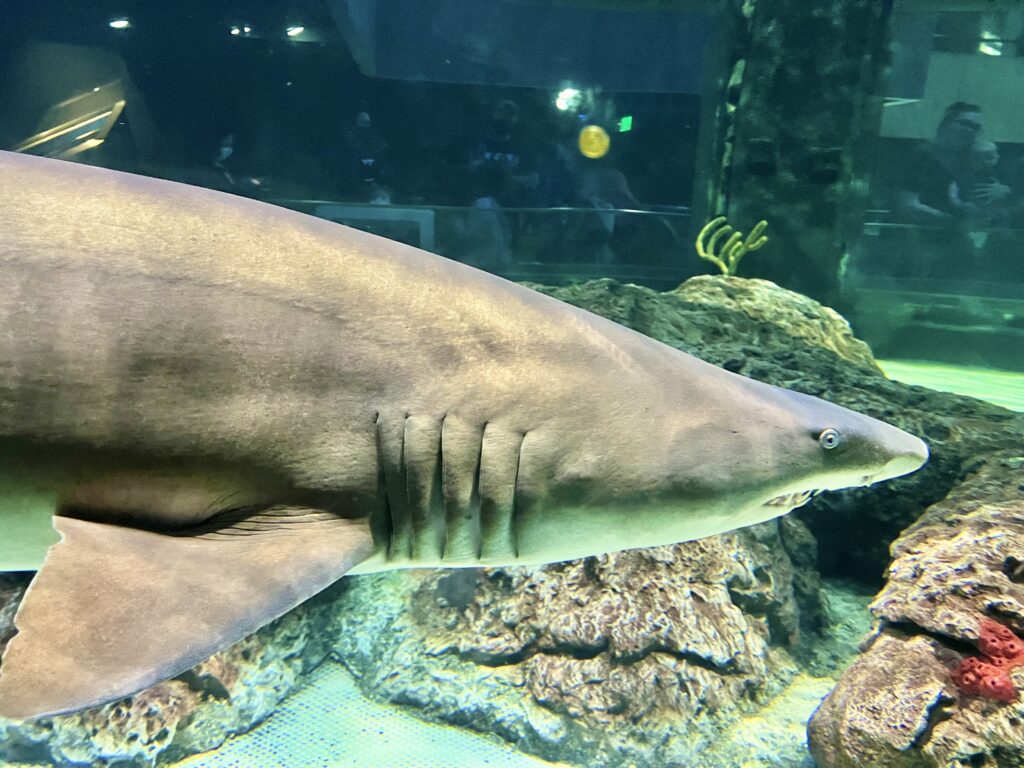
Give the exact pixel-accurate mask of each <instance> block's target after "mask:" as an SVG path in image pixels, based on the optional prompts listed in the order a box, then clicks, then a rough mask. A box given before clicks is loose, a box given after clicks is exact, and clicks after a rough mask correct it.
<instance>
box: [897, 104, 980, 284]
mask: <svg viewBox="0 0 1024 768" xmlns="http://www.w3.org/2000/svg"><path fill="white" fill-rule="evenodd" d="M982 130H983V124H982V120H981V107H979V106H978V105H977V104H969V103H967V102H963V101H958V102H956V103H954V104H951V105H950V106H949V107H947V108H946V111H945V113H944V114H943V116H942V120H941V121H940V122H939V125H938V128H937V129H936V131H935V138H934V139H932V140H931V141H928V142H925V143H924V144H922V145H920V146H918V147H916V148H915V150H914V152H913V153H912V154H911V156H910V159H909V162H908V165H907V167H906V168H905V169H904V170H903V173H902V176H901V182H900V187H899V189H898V191H897V193H896V207H897V211H898V213H899V215H900V218H901V219H902V220H903V221H904V222H907V223H910V224H919V225H928V226H929V227H939V228H940V229H938V230H934V229H919V230H916V231H910V232H907V233H906V236H905V237H903V238H902V239H901V242H899V243H898V248H897V250H896V251H894V252H893V254H891V255H892V256H893V257H894V258H899V259H901V260H902V261H903V263H899V264H890V265H889V267H890V269H889V270H888V271H889V272H890V273H894V274H897V275H901V274H902V275H909V276H914V277H937V278H951V277H957V278H963V277H972V276H973V270H974V265H975V249H974V245H973V243H972V241H971V239H970V237H969V235H968V226H969V223H970V222H969V220H970V218H971V216H972V214H973V210H974V204H973V203H971V202H970V201H969V200H965V199H962V198H961V197H960V196H959V194H958V189H964V190H966V189H968V188H969V180H970V178H971V170H970V168H971V166H970V149H971V147H972V146H973V145H974V142H975V141H976V140H977V139H978V136H979V135H980V134H981V132H982Z"/></svg>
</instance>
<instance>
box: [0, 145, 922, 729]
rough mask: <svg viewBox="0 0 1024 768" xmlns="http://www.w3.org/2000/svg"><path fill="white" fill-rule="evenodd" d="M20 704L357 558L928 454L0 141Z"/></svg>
mask: <svg viewBox="0 0 1024 768" xmlns="http://www.w3.org/2000/svg"><path fill="white" fill-rule="evenodd" d="M0 285H2V290H0V570H30V571H35V572H36V573H35V575H34V577H33V579H32V581H31V584H30V586H29V587H28V590H27V592H26V594H25V597H24V599H23V601H22V603H21V605H20V606H19V609H18V611H17V615H16V618H15V626H16V629H17V633H16V635H15V636H14V637H13V638H12V640H11V641H10V643H9V644H8V645H7V647H6V650H5V652H4V654H3V658H2V663H0V716H3V717H7V718H20V719H32V718H40V717H50V716H54V715H58V714H64V713H69V712H75V711H78V710H82V709H85V708H88V707H93V706H97V705H101V704H104V703H106V702H110V701H114V700H117V699H120V698H123V697H126V696H129V695H131V694H133V693H135V692H137V691H140V690H142V689H144V688H146V687H148V686H150V685H152V684H155V683H157V682H159V681H161V680H164V679H168V678H171V677H173V676H176V675H178V674H181V673H183V672H185V671H187V670H188V669H189V668H191V667H192V666H194V665H195V664H197V663H199V662H201V661H202V660H204V659H206V658H207V657H209V656H210V655H212V654H213V653H215V652H217V651H218V650H221V649H223V648H225V647H227V646H228V645H230V644H232V643H234V642H236V641H238V640H240V639H242V638H243V637H245V636H246V635H248V634H250V633H252V632H253V631H255V630H257V629H258V628H259V627H261V626H262V625H264V624H266V623H268V622H270V621H271V620H273V619H274V618H276V617H277V616H280V615H281V614H283V613H285V612H286V611H288V610H290V609H291V608H293V607H295V606H296V605H298V604H300V603H301V602H303V601H304V600H306V599H308V598H309V597H311V596H312V595H314V594H316V593H317V592H319V591H321V590H323V589H324V588H326V587H327V586H328V585H330V584H332V583H333V582H335V581H336V580H337V579H339V578H341V577H342V576H344V575H346V574H357V573H370V572H375V571H383V570H388V569H394V568H410V567H485V566H499V565H535V564H542V563H550V562H558V561H564V560H568V559H573V558H580V557H586V556H591V555H598V554H602V553H607V552H612V551H617V550H623V549H630V548H638V547H650V546H656V545H664V544H670V543H675V542H681V541H687V540H692V539H696V538H700V537H705V536H710V535H712V534H717V533H721V532H724V531H728V530H732V529H735V528H738V527H741V526H747V525H751V524H754V523H759V522H762V521H765V520H769V519H771V518H774V517H776V516H778V515H782V514H784V513H786V512H788V511H790V510H791V509H793V508H795V507H798V506H800V505H802V504H804V503H806V502H807V501H808V499H810V498H811V496H812V495H813V494H815V493H817V492H820V491H824V490H834V489H841V488H849V487H856V486H864V485H868V484H871V483H875V482H879V481H883V480H887V479H890V478H894V477H898V476H900V475H904V474H906V473H909V472H912V471H914V470H916V469H918V468H919V467H920V466H921V465H922V464H924V462H925V461H926V459H927V457H928V449H927V447H926V445H925V443H924V442H922V441H921V440H920V439H918V438H917V437H915V436H913V435H910V434H908V433H906V432H904V431H902V430H900V429H898V428H896V427H894V426H891V425H889V424H886V423H884V422H882V421H879V420H876V419H874V418H871V417H869V416H866V415H862V414H859V413H856V412H854V411H851V410H848V409H846V408H843V407H840V406H838V405H835V404H833V403H830V402H827V401H825V400H822V399H818V398H815V397H811V396H808V395H804V394H800V393H797V392H793V391H788V390H785V389H781V388H778V387H775V386H771V385H768V384H765V383H761V382H758V381H755V380H753V379H750V378H746V377H743V376H740V375H737V374H734V373H730V372H728V371H725V370H722V369H720V368H717V367H715V366H713V365H710V364H708V363H706V362H703V361H701V360H699V359H698V358H696V357H693V356H691V355H689V354H686V353H684V352H682V351H680V350H677V349H674V348H672V347H670V346H668V345H665V344H662V343H660V342H658V341H655V340H653V339H651V338H648V337H646V336H644V335H642V334H639V333H637V332H634V331H632V330H630V329H628V328H625V327H623V326H621V325H618V324H616V323H614V322H611V321H609V320H606V319H603V318H601V317H599V316H596V315H594V314H591V313H589V312H586V311H584V310H582V309H578V308H575V307H572V306H569V305H567V304H565V303H562V302H559V301H557V300H555V299H553V298H550V297H548V296H545V295H542V294H540V293H538V292H534V291H532V290H529V289H528V288H526V287H524V286H521V285H517V284H515V283H512V282H509V281H506V280H503V279H501V278H499V277H496V276H494V275H491V274H487V273H485V272H483V271H480V270H477V269H474V268H472V267H469V266H466V265H463V264H460V263H457V262H454V261H451V260H448V259H445V258H443V257H441V256H438V255H434V254H430V253H427V252H424V251H421V250H418V249H416V248H412V247H409V246H406V245H402V244H399V243H396V242H392V241H389V240H386V239H384V238H381V237H377V236H374V235H371V234H367V233H363V232H359V231H356V230H353V229H349V228H346V227H343V226H341V225H338V224H335V223H332V222H328V221H324V220H320V219H317V218H314V217H311V216H306V215H303V214H300V213H298V212H295V211H291V210H287V209H284V208H280V207H276V206H273V205H269V204H266V203H262V202H258V201H254V200H249V199H243V198H240V197H236V196H232V195H229V194H225V193H222V192H217V191H211V190H206V189H200V188H195V187H191V186H188V185H183V184H178V183H174V182H170V181H165V180H158V179H153V178H146V177H142V176H137V175H132V174H126V173H120V172H115V171H110V170H105V169H101V168H96V167H89V166H86V165H80V164H76V163H69V162H65V161H58V160H50V159H43V158H38V157H30V156H26V155H19V154H12V153H6V152H0Z"/></svg>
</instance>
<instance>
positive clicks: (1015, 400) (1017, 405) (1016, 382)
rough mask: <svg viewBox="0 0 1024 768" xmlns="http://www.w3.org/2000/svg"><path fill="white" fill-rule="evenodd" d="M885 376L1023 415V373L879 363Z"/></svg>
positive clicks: (913, 362)
mask: <svg viewBox="0 0 1024 768" xmlns="http://www.w3.org/2000/svg"><path fill="white" fill-rule="evenodd" d="M878 364H879V365H880V366H882V370H883V371H885V373H886V375H887V376H889V378H891V379H895V380H896V381H902V382H904V383H905V384H919V385H921V386H922V387H928V389H937V390H940V391H942V392H955V393H956V394H958V395H968V396H969V397H976V398H978V399H979V400H987V401H988V402H990V403H995V404H996V405H1001V406H1003V407H1004V408H1010V409H1011V410H1014V411H1024V373H1019V372H1015V371H1001V370H996V369H993V368H971V367H967V366H957V365H949V364H947V363H932V362H923V361H917V360H879V361H878Z"/></svg>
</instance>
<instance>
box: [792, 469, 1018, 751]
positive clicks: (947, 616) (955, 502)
mask: <svg viewBox="0 0 1024 768" xmlns="http://www.w3.org/2000/svg"><path fill="white" fill-rule="evenodd" d="M892 550H893V556H894V560H893V563H892V565H891V566H890V569H889V579H888V582H887V584H886V586H885V588H884V589H883V590H882V591H881V592H880V593H879V594H878V596H877V597H876V598H875V600H874V602H873V603H872V605H871V611H872V613H873V614H874V616H875V617H876V618H877V620H878V627H877V629H876V632H875V635H874V636H873V637H872V638H871V639H870V640H869V641H868V642H867V644H866V648H865V650H864V652H863V653H862V655H861V656H860V658H859V659H858V660H857V662H856V663H855V664H854V665H853V667H851V669H850V670H849V672H847V674H846V675H844V676H843V677H842V679H841V680H840V682H839V685H838V686H837V687H836V689H835V690H834V691H833V692H832V693H831V694H830V695H829V697H828V698H827V699H826V700H825V702H824V703H823V704H822V706H821V708H820V710H819V711H818V712H817V714H816V715H815V717H814V719H813V720H812V723H811V726H810V729H809V733H810V740H811V747H812V750H813V752H814V755H815V758H816V759H817V760H818V762H819V764H820V765H821V766H822V768H848V767H849V768H852V766H866V765H871V766H879V768H886V767H887V766H918V765H920V766H929V767H932V766H936V767H937V766H947V765H965V766H968V765H969V766H977V767H979V768H995V766H1004V765H1021V764H1024V740H1022V739H1021V736H1020V728H1021V724H1022V723H1024V704H1022V703H1021V702H1020V701H1018V702H1015V703H1012V704H1004V703H1002V702H998V701H993V700H989V699H983V698H979V697H976V696H966V695H964V694H962V693H961V692H960V691H958V690H957V688H956V686H955V685H954V684H953V682H952V679H951V677H950V671H951V670H952V668H953V667H955V665H956V664H957V663H958V662H959V661H960V659H961V658H963V656H964V655H971V654H973V653H974V652H976V647H975V646H976V643H977V639H978V628H979V625H980V623H981V621H982V619H984V618H986V617H991V618H995V619H997V620H998V621H1000V622H1001V623H1004V624H1006V625H1008V626H1010V627H1011V628H1013V629H1014V630H1016V631H1017V632H1018V633H1020V632H1021V631H1022V630H1024V571H1022V563H1024V454H1021V453H1018V452H1009V453H1004V454H997V455H992V456H989V457H987V458H986V459H984V460H983V461H982V462H981V463H979V464H978V465H977V466H976V467H975V468H974V470H973V472H972V474H971V475H969V476H968V477H967V478H966V479H965V481H964V482H963V483H962V484H961V485H960V486H958V488H957V489H956V490H955V491H954V493H952V494H950V496H949V497H947V498H946V499H944V500H943V501H942V502H940V503H938V504H935V505H934V506H932V507H931V508H930V509H929V510H928V511H927V512H926V514H925V515H924V516H923V517H922V518H921V519H920V520H919V521H918V522H917V523H916V524H915V525H913V526H911V527H910V528H909V529H908V530H907V531H906V532H905V533H904V534H903V535H902V536H900V538H899V539H898V540H897V541H896V542H895V543H894V544H893V548H892ZM1012 676H1013V678H1014V680H1015V682H1016V683H1017V685H1018V686H1020V685H1021V684H1022V683H1024V674H1022V673H1021V671H1019V670H1014V671H1013V672H1012Z"/></svg>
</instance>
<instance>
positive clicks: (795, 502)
mask: <svg viewBox="0 0 1024 768" xmlns="http://www.w3.org/2000/svg"><path fill="white" fill-rule="evenodd" d="M817 493H818V491H817V490H810V491H797V492H796V493H787V494H784V495H782V496H776V497H775V498H774V499H769V500H768V501H766V502H765V503H764V505H765V506H766V507H789V508H790V509H796V508H797V507H802V506H803V505H804V504H806V503H807V502H808V501H810V500H811V499H812V498H814V496H815V495H817Z"/></svg>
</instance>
